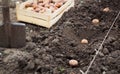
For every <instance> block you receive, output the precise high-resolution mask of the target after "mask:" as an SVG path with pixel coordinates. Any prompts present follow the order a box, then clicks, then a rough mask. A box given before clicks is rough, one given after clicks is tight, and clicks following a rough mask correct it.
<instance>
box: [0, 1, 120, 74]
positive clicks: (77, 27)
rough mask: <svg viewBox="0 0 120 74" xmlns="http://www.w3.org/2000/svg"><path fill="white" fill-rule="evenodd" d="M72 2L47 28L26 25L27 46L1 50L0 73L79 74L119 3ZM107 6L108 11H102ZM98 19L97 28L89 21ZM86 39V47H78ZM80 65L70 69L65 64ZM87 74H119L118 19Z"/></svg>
mask: <svg viewBox="0 0 120 74" xmlns="http://www.w3.org/2000/svg"><path fill="white" fill-rule="evenodd" d="M98 1H99V0H84V1H82V2H81V1H80V0H75V2H76V4H75V7H74V8H71V10H69V12H66V13H65V14H64V15H63V17H62V18H61V19H60V20H59V21H58V22H57V23H56V24H55V25H54V26H53V27H52V28H50V29H47V28H43V27H40V26H34V25H31V24H27V23H26V24H27V26H26V42H27V44H26V46H25V47H23V48H19V49H6V48H0V74H81V73H80V70H83V71H86V70H87V68H88V66H89V63H90V61H91V60H92V58H93V56H94V55H95V53H96V51H95V49H96V50H97V49H98V47H99V46H100V44H101V42H102V40H103V39H104V37H105V35H106V33H107V31H108V30H109V28H110V26H111V24H112V22H113V20H114V19H115V17H116V15H117V13H118V11H119V10H120V1H119V0H101V2H98ZM105 7H109V8H110V11H109V12H103V11H102V9H104V8H105ZM94 18H97V19H99V20H100V23H99V26H95V25H93V24H92V22H91V21H92V19H94ZM83 38H86V39H88V41H89V44H81V43H80V41H81V40H82V39H83ZM71 59H76V60H78V62H79V65H78V66H76V67H71V66H70V65H69V64H68V61H69V60H71ZM89 74H120V16H119V19H118V20H117V21H116V23H115V25H114V27H113V28H112V30H111V32H110V34H109V36H108V37H107V40H106V41H105V43H104V45H103V47H102V50H101V51H100V54H99V55H98V56H97V58H96V60H95V62H94V63H93V65H92V67H91V69H90V72H89Z"/></svg>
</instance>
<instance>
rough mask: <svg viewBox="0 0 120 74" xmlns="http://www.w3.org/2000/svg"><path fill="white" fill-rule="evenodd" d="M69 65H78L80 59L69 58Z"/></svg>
mask: <svg viewBox="0 0 120 74" xmlns="http://www.w3.org/2000/svg"><path fill="white" fill-rule="evenodd" d="M69 65H70V66H77V65H78V61H77V60H69Z"/></svg>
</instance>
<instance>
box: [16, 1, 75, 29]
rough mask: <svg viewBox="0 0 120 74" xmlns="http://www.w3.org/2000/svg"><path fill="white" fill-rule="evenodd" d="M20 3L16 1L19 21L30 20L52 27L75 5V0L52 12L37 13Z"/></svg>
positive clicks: (33, 22) (29, 21) (30, 21)
mask: <svg viewBox="0 0 120 74" xmlns="http://www.w3.org/2000/svg"><path fill="white" fill-rule="evenodd" d="M20 5H21V4H20V3H16V15H17V20H18V21H23V22H28V23H32V24H36V25H40V26H43V27H47V28H50V27H51V26H52V25H54V24H55V23H56V22H57V21H58V20H59V19H60V18H61V17H62V15H63V14H64V12H66V11H68V10H69V9H70V8H71V7H74V0H68V1H67V2H66V3H65V4H64V5H63V6H61V7H60V8H59V9H58V10H56V11H55V12H54V13H51V14H44V13H37V12H34V11H28V10H25V9H21V8H20Z"/></svg>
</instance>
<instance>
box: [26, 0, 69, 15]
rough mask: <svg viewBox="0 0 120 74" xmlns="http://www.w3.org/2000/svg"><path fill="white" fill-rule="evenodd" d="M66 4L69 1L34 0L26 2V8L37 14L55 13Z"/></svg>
mask: <svg viewBox="0 0 120 74" xmlns="http://www.w3.org/2000/svg"><path fill="white" fill-rule="evenodd" d="M66 2H67V0H33V1H27V2H25V4H24V8H25V9H26V10H29V11H34V12H37V13H46V12H47V13H53V12H55V11H56V10H57V9H59V8H60V7H61V6H62V5H63V4H64V3H66Z"/></svg>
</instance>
